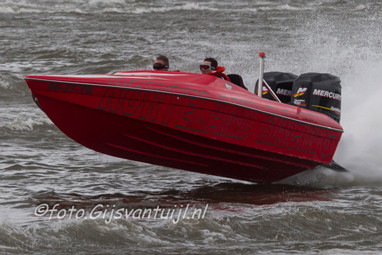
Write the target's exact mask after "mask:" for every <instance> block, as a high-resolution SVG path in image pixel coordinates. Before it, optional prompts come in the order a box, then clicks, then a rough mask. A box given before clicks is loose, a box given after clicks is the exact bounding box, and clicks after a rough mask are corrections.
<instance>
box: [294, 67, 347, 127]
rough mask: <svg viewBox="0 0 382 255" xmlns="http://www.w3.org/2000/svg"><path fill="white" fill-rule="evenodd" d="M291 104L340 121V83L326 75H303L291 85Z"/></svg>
mask: <svg viewBox="0 0 382 255" xmlns="http://www.w3.org/2000/svg"><path fill="white" fill-rule="evenodd" d="M291 104H293V105H297V106H300V107H303V108H307V109H310V110H313V111H316V112H321V113H323V114H326V115H328V116H329V117H331V118H333V119H334V120H336V121H337V122H340V119H341V81H340V79H339V78H338V77H336V76H334V75H331V74H327V73H305V74H302V75H300V76H299V77H298V78H297V79H296V80H295V81H294V84H293V88H292V96H291Z"/></svg>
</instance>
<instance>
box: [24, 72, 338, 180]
mask: <svg viewBox="0 0 382 255" xmlns="http://www.w3.org/2000/svg"><path fill="white" fill-rule="evenodd" d="M311 80H312V79H311ZM313 80H314V79H313ZM26 82H27V83H28V86H29V88H30V89H31V91H32V96H33V98H34V100H35V102H36V103H37V104H38V105H39V107H40V108H41V109H42V110H43V111H44V112H45V113H46V114H47V116H48V117H49V118H50V119H51V120H52V121H53V123H54V124H55V125H56V126H57V127H58V128H59V129H60V130H62V132H64V133H65V134H66V135H67V136H69V137H70V138H72V139H73V140H75V141H76V142H78V143H80V144H82V145H84V146H86V147H88V148H90V149H93V150H95V151H98V152H101V153H104V154H108V155H112V156H116V157H121V158H126V159H130V160H136V161H141V162H147V163H151V164H155V165H160V166H167V167H172V168H177V169H183V170H188V171H194V172H199V173H204V174H211V175H217V176H223V177H229V178H235V179H240V180H247V181H253V182H259V183H269V182H273V181H277V180H281V179H283V178H286V177H289V176H292V175H294V174H297V173H299V172H302V171H305V170H306V169H312V168H314V167H316V166H318V165H321V164H329V163H330V162H331V161H332V157H333V155H334V152H335V150H336V147H337V145H338V142H339V140H340V138H341V135H342V132H343V130H342V127H341V126H340V125H339V123H338V121H339V120H338V121H336V120H334V119H333V118H332V116H331V115H330V114H332V112H333V110H330V109H331V108H330V107H331V106H329V105H328V104H330V103H331V102H332V101H333V98H331V99H330V98H328V96H327V94H325V93H324V92H322V93H323V94H322V95H324V96H322V95H320V94H318V95H313V94H312V93H310V96H309V97H308V98H306V99H304V100H305V101H304V100H303V99H297V98H298V97H301V96H302V97H304V96H306V95H308V94H309V91H310V90H313V89H314V88H313V87H314V86H317V84H319V85H320V84H322V82H321V83H320V82H318V83H317V82H316V83H315V82H314V81H313V82H311V84H310V85H311V86H313V87H312V88H309V86H307V85H306V84H307V83H306V82H305V83H300V84H299V85H297V87H296V84H298V83H296V82H293V84H292V87H291V88H290V90H291V91H293V90H295V93H294V94H300V95H298V96H297V97H295V99H294V100H300V101H296V102H300V103H301V102H303V101H304V104H305V105H300V106H296V105H292V104H288V103H282V102H277V101H272V100H269V99H266V98H262V97H259V96H257V95H255V94H253V93H251V92H249V91H248V90H246V89H244V88H242V87H239V86H237V85H235V84H234V83H231V82H228V81H225V80H222V79H219V78H216V77H214V76H210V75H202V74H196V73H186V72H165V71H163V72H162V71H127V72H119V73H115V74H108V75H73V76H63V75H50V76H39V75H35V76H27V77H26ZM279 84H280V83H277V82H275V84H274V86H278V85H279ZM301 84H305V85H303V86H301ZM267 85H268V84H267ZM271 85H272V84H271ZM268 86H269V85H268ZM293 86H294V87H293ZM304 86H305V87H304ZM301 88H303V89H301ZM304 88H306V89H305V92H306V93H305V94H306V95H304V93H302V94H301V92H302V91H304ZM276 91H277V90H276ZM297 91H299V93H296V92H297ZM283 93H285V91H284V92H283ZM291 93H293V92H291ZM320 93H321V92H320ZM328 93H329V92H328ZM330 93H332V92H330ZM331 95H332V94H331ZM292 97H293V96H292ZM309 99H310V101H311V102H315V103H314V104H317V102H316V101H317V100H318V99H320V100H319V102H318V104H320V105H319V106H320V107H316V108H317V109H318V111H321V112H318V111H313V110H312V109H310V108H311V106H312V103H309V102H310V101H309ZM337 99H338V98H337ZM315 100H316V101H315ZM334 101H335V100H334ZM334 101H333V102H334ZM316 106H317V105H316ZM336 107H337V108H335V109H338V106H336ZM332 108H333V107H332ZM325 111H326V112H325ZM327 113H329V114H327Z"/></svg>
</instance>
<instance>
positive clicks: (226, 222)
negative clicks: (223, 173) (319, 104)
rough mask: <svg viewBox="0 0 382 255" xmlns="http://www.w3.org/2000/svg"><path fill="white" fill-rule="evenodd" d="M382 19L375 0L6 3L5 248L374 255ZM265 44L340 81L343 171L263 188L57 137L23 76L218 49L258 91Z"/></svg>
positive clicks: (380, 242)
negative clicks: (128, 157)
mask: <svg viewBox="0 0 382 255" xmlns="http://www.w3.org/2000/svg"><path fill="white" fill-rule="evenodd" d="M381 24H382V3H381V2H380V1H377V0H375V1H372V0H369V1H368V0H361V1H358V0H357V1H356V0H343V1H329V0H320V1H302V0H299V1H288V0H280V1H271V0H269V1H228V0H223V1H222V0H220V1H209V0H207V1H193V2H189V1H171V0H157V1H134V0H112V1H111V0H110V1H106V0H80V1H74V0H65V1H49V0H33V1H32V0H21V1H9V0H0V31H1V33H0V45H1V46H0V177H1V180H0V253H11V254H29V253H33V254H47V253H55V254H68V253H70V254H72V253H83V254H86V253H91V254H181V253H182V254H293V253H295V254H379V253H380V252H381V251H382V222H381V221H382V206H381V202H380V201H381V200H382V188H381V185H382V157H381V156H380V155H381V151H382V143H381V141H382V133H381V132H380V127H381V126H382V116H381V115H380V113H379V109H380V108H381V101H380V99H379V96H380V94H381V93H382V86H381V84H380V83H381V82H380V81H381V79H382V73H381V70H382V50H381V45H382V37H381V34H382V31H381V28H382V26H381ZM259 51H265V52H266V54H267V59H266V70H267V71H276V70H277V71H288V72H293V73H295V74H300V73H305V72H311V71H317V72H330V73H332V74H334V75H337V76H339V77H341V80H342V86H343V115H342V120H341V124H342V125H343V127H344V129H345V133H344V135H343V139H342V141H341V143H340V146H339V148H338V150H337V153H336V156H335V159H336V160H337V161H338V162H339V163H340V164H342V165H343V166H345V167H346V168H348V169H349V170H350V172H349V173H346V174H339V173H335V172H332V171H330V170H327V169H316V170H315V171H308V172H305V173H303V174H301V175H299V176H297V177H293V178H290V179H288V180H286V181H284V182H283V183H282V184H275V185H256V184H251V183H244V182H237V181H234V180H229V179H223V178H218V177H213V176H206V175H199V174H195V173H189V172H184V171H179V170H174V169H168V168H163V167H158V166H152V165H148V164H142V163H138V162H132V161H127V160H122V159H117V158H112V157H109V156H105V155H101V154H98V153H96V152H93V151H91V150H88V149H86V148H84V147H82V146H80V145H78V144H76V143H75V142H73V141H72V140H70V139H69V138H67V137H66V136H64V135H63V134H62V133H61V132H60V131H59V130H58V129H57V128H56V127H55V126H54V125H53V124H52V123H51V121H50V120H49V119H47V117H46V116H45V115H44V113H42V112H41V111H40V109H39V108H38V107H37V106H36V105H35V104H34V103H33V101H32V99H31V96H30V92H29V90H28V88H27V86H26V84H25V82H24V81H23V77H24V76H25V75H28V74H80V73H81V74H91V73H111V72H114V71H119V70H134V69H146V68H150V67H151V65H152V62H153V59H154V56H155V55H158V54H165V55H167V56H168V57H169V58H170V62H171V63H170V65H171V68H172V69H180V70H184V71H192V72H198V70H197V67H198V63H200V61H201V60H202V59H204V58H205V57H206V56H214V57H216V58H217V59H218V60H219V63H220V64H222V65H224V66H226V68H227V69H228V70H229V72H232V73H240V74H242V76H243V78H244V81H245V83H246V85H247V86H248V87H250V88H251V89H253V85H254V82H255V80H256V79H257V74H258V66H257V63H258V60H257V57H256V56H257V54H258V52H259ZM295 184H299V185H298V186H295ZM46 207H49V209H51V211H44V208H46ZM186 208H187V210H188V211H187V214H185V213H184V212H186ZM150 209H151V212H152V214H148V212H149V210H150ZM155 209H157V212H160V213H158V214H157V215H154V210H155ZM118 210H119V211H118ZM144 210H146V213H147V214H145V215H144V213H143V212H144ZM159 210H160V211H159ZM117 212H119V213H120V214H117ZM129 213H130V214H129ZM182 213H184V214H182ZM40 214H43V215H42V216H41V215H40ZM119 216H120V217H119ZM154 216H156V217H154ZM166 216H167V217H166ZM111 217H114V218H111Z"/></svg>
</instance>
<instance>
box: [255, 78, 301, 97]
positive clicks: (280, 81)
mask: <svg viewBox="0 0 382 255" xmlns="http://www.w3.org/2000/svg"><path fill="white" fill-rule="evenodd" d="M297 77H298V76H297V75H295V74H292V73H283V72H267V73H264V80H265V81H266V82H267V83H268V85H269V87H271V89H272V90H273V92H274V93H275V94H276V95H277V97H278V98H279V99H280V101H281V102H283V103H289V102H290V100H291V95H292V87H293V82H294V81H295V80H296V79H297ZM258 83H259V81H257V82H256V88H255V91H257V86H258ZM262 97H263V98H266V99H270V100H275V99H274V98H273V97H272V95H271V94H270V93H269V91H268V89H267V88H266V87H265V86H264V87H263V95H262Z"/></svg>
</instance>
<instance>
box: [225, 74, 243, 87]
mask: <svg viewBox="0 0 382 255" xmlns="http://www.w3.org/2000/svg"><path fill="white" fill-rule="evenodd" d="M227 76H228V78H229V79H230V80H231V82H232V83H234V84H236V85H237V86H239V87H242V88H244V89H246V90H248V89H247V87H245V85H244V82H243V78H241V76H240V75H238V74H227Z"/></svg>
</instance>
